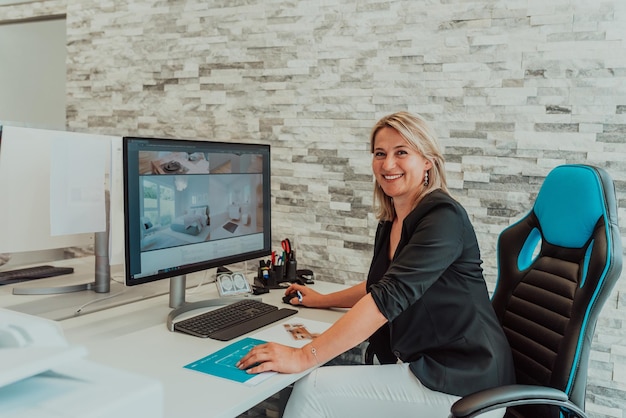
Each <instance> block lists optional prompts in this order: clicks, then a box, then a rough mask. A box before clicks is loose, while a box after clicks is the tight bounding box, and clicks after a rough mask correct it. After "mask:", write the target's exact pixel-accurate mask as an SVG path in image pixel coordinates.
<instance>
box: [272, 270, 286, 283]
mask: <svg viewBox="0 0 626 418" xmlns="http://www.w3.org/2000/svg"><path fill="white" fill-rule="evenodd" d="M270 276H271V277H272V280H273V283H272V286H274V285H276V284H278V283H281V282H284V281H285V266H284V265H281V266H274V268H273V269H272V270H271V274H270Z"/></svg>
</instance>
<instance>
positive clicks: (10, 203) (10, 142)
mask: <svg viewBox="0 0 626 418" xmlns="http://www.w3.org/2000/svg"><path fill="white" fill-rule="evenodd" d="M0 135H1V145H2V146H1V148H0V196H1V199H2V203H1V204H0V253H12V254H24V255H25V257H24V258H25V259H28V260H31V259H35V260H34V261H29V262H31V263H37V261H38V260H37V259H36V253H38V252H43V251H53V250H57V249H62V248H67V247H87V246H91V245H94V247H95V248H94V252H95V255H96V257H95V258H96V267H95V277H96V282H94V283H85V284H84V285H82V284H81V285H72V286H65V287H62V288H17V287H16V288H14V289H13V293H14V294H49V293H65V292H74V291H80V290H95V291H96V292H98V293H108V292H109V285H110V271H109V265H108V257H106V258H107V260H104V258H105V257H102V255H103V254H104V255H108V248H107V247H108V243H109V240H108V230H107V226H108V223H107V221H108V216H107V215H108V213H107V204H108V203H107V195H108V192H109V190H110V188H109V189H107V186H106V183H107V182H106V178H107V176H108V177H109V178H111V179H112V178H114V177H117V176H115V175H114V173H113V170H112V168H111V167H112V165H111V161H112V159H111V150H112V144H113V143H114V142H115V141H119V143H121V138H120V137H112V136H105V135H95V134H87V133H78V132H67V131H60V130H50V129H40V128H33V127H26V126H15V125H9V124H4V123H3V126H2V127H1V130H0ZM120 174H121V170H120ZM120 200H121V199H120ZM101 250H102V251H101ZM12 267H13V266H12V265H11V264H10V263H7V264H6V265H5V266H3V269H11V268H12Z"/></svg>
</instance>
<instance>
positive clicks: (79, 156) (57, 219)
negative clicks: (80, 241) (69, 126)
mask: <svg viewBox="0 0 626 418" xmlns="http://www.w3.org/2000/svg"><path fill="white" fill-rule="evenodd" d="M53 140H54V147H53V148H52V149H51V153H50V155H51V158H50V234H51V235H52V236H55V235H70V234H80V233H86V232H100V231H104V230H106V212H105V197H104V193H105V172H106V161H107V156H108V155H109V152H110V146H111V145H110V142H108V141H102V140H100V139H99V138H97V137H94V136H91V135H88V134H83V135H79V136H74V135H71V136H70V135H63V133H60V134H59V135H58V136H57V137H56V138H53Z"/></svg>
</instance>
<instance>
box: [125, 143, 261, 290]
mask: <svg viewBox="0 0 626 418" xmlns="http://www.w3.org/2000/svg"><path fill="white" fill-rule="evenodd" d="M123 159H124V198H125V201H124V214H125V235H126V260H125V261H126V282H127V283H126V284H127V285H133V284H139V283H145V282H148V281H152V280H157V279H162V278H167V277H174V276H178V275H184V274H186V273H191V272H194V271H198V270H203V269H207V268H212V267H219V266H222V265H228V264H231V263H235V262H240V261H244V260H248V259H254V258H258V257H263V256H265V255H268V254H269V253H270V251H271V250H270V247H271V235H270V230H271V225H270V219H271V216H270V166H269V161H270V155H269V145H261V144H243V143H225V142H212V141H191V140H177V139H158V138H138V137H125V138H124V139H123Z"/></svg>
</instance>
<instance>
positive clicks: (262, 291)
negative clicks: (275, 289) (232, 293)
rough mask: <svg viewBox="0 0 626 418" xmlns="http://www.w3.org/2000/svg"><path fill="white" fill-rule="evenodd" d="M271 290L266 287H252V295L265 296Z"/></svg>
mask: <svg viewBox="0 0 626 418" xmlns="http://www.w3.org/2000/svg"><path fill="white" fill-rule="evenodd" d="M269 292H270V290H269V289H268V288H267V287H265V286H252V294H253V295H263V294H265V293H269Z"/></svg>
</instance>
